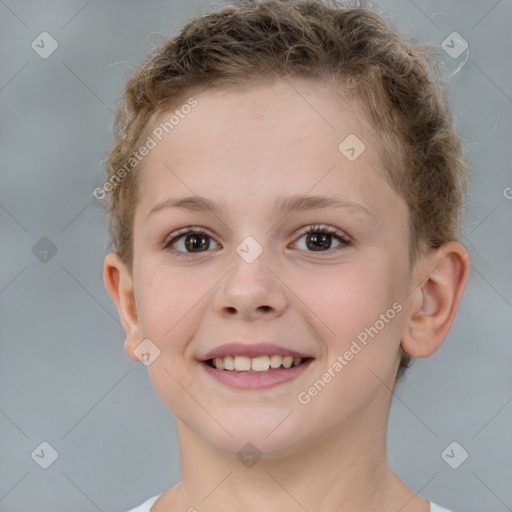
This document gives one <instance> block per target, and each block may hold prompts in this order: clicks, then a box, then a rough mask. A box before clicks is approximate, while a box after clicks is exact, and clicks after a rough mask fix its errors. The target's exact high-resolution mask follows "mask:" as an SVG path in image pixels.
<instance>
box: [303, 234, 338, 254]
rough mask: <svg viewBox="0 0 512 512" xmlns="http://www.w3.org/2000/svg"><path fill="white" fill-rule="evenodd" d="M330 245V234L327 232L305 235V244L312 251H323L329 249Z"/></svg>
mask: <svg viewBox="0 0 512 512" xmlns="http://www.w3.org/2000/svg"><path fill="white" fill-rule="evenodd" d="M331 245H332V235H329V234H327V233H308V234H307V235H306V246H307V248H308V249H311V250H312V251H324V250H326V249H330V248H331Z"/></svg>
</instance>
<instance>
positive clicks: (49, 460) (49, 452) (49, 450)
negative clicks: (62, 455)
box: [30, 441, 59, 469]
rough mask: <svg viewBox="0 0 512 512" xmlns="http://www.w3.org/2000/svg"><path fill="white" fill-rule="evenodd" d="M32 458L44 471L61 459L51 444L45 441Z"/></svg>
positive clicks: (32, 454) (33, 453)
mask: <svg viewBox="0 0 512 512" xmlns="http://www.w3.org/2000/svg"><path fill="white" fill-rule="evenodd" d="M30 456H31V457H32V458H33V459H34V461H35V462H37V464H38V465H39V466H41V467H42V468H43V469H48V468H49V467H50V466H51V465H52V464H53V463H54V462H55V461H56V460H57V458H58V457H59V454H58V453H57V451H56V450H55V449H54V448H53V446H52V445H51V444H50V443H47V442H46V441H43V442H42V443H41V444H40V445H39V446H38V447H37V448H36V449H35V450H34V451H33V452H32V453H31V454H30Z"/></svg>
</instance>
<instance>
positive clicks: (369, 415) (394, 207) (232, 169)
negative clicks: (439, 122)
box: [126, 82, 412, 453]
mask: <svg viewBox="0 0 512 512" xmlns="http://www.w3.org/2000/svg"><path fill="white" fill-rule="evenodd" d="M296 91H298V92H300V94H299V93H298V92H296ZM196 99H197V101H198V105H197V106H196V107H195V108H194V109H192V110H191V112H190V113H189V114H188V116H187V117H186V118H184V119H182V120H180V123H179V125H177V126H176V127H175V128H174V129H173V130H172V132H170V133H169V134H168V135H166V136H164V138H163V140H162V141H161V142H159V143H158V144H157V146H156V147H155V148H154V149H152V150H151V151H150V153H149V155H148V156H147V157H146V158H145V160H144V163H143V165H144V170H143V171H142V173H141V175H140V178H141V179H140V182H139V198H138V204H137V207H136V212H135V219H134V260H133V285H134V293H135V301H136V311H137V315H138V322H137V324H138V325H136V326H134V328H133V329H132V331H131V333H130V334H129V336H128V341H127V345H126V350H127V353H128V354H129V355H130V356H131V357H134V356H133V350H134V349H135V348H136V347H137V345H138V344H139V343H140V341H141V340H142V339H145V338H149V339H150V340H151V341H152V342H153V343H154V344H155V345H156V346H158V349H159V350H160V355H159V357H158V358H157V359H156V360H155V361H154V362H153V363H152V364H151V365H149V366H148V371H149V375H150V377H151V379H152V382H153V384H154V386H155V388H156V390H157V392H158V393H159V395H160V397H161V398H162V400H163V401H164V402H165V404H166V405H167V406H168V407H169V409H171V410H172V411H173V412H174V414H175V415H176V417H177V418H178V420H179V421H180V422H182V423H183V424H184V425H185V426H186V427H187V428H189V429H190V430H192V431H193V432H195V433H196V434H198V435H199V436H201V437H202V438H204V439H206V440H208V442H210V443H212V444H214V445H216V446H218V447H221V448H224V449H228V450H238V449H239V448H240V447H241V446H242V445H244V444H245V443H246V442H248V441H250V442H252V443H253V444H255V445H256V446H257V447H258V448H259V449H260V450H262V451H264V452H268V453H270V452H272V451H274V452H276V453H277V451H281V450H282V451H283V452H286V451H288V450H291V449H293V450H298V449H299V448H301V447H305V446H310V445H313V444H314V443H316V442H318V441H319V440H320V439H321V438H322V437H324V436H325V435H327V434H332V433H333V432H336V431H339V430H340V429H344V428H345V429H347V428H348V425H350V424H352V425H361V423H360V422H367V421H369V420H370V419H373V420H375V418H377V417H382V414H383V411H386V413H387V403H388V400H389V398H390V391H389V390H390V389H391V388H392V387H393V385H394V379H395V374H396V370H397V367H398V362H399V358H400V354H399V346H400V339H401V333H402V329H403V328H404V323H405V317H406V315H407V305H408V303H407V300H408V294H409V292H410V286H411V285H412V277H411V273H410V268H409V260H408V249H409V248H408V237H407V233H408V210H407V207H406V204H405V202H404V201H403V200H402V199H401V197H399V196H398V195H397V193H395V192H394V191H393V190H392V189H391V188H390V186H389V185H388V184H387V183H386V181H385V179H384V178H383V175H384V170H383V168H382V166H381V164H380V162H379V160H378V158H377V151H376V150H377V148H376V142H375V137H374V135H373V134H372V132H371V129H370V128H369V127H368V125H367V124H366V123H365V121H364V119H363V117H362V115H361V114H360V112H359V111H358V110H357V109H356V108H355V107H354V105H351V104H345V105H344V104H339V101H338V105H339V108H337V109H335V107H334V105H335V102H336V100H335V99H334V98H333V97H331V96H330V95H329V93H328V92H327V91H326V90H325V89H324V88H321V87H320V86H318V85H312V84H311V83H308V84H305V83H303V82H293V88H292V87H291V85H290V84H288V83H286V82H279V83H277V84H275V85H272V86H265V87H258V88H253V89H250V90H248V91H247V92H233V91H230V92H227V93H220V92H215V91H211V90H207V91H205V92H203V93H201V94H199V95H197V96H196ZM168 117H169V115H166V116H163V118H162V119H168ZM350 134H355V135H356V136H357V137H358V138H359V139H360V140H361V141H362V142H363V143H364V144H365V146H366V148H365V149H364V151H363V152H362V153H361V154H360V155H359V156H358V157H357V158H356V159H355V160H353V161H350V160H349V159H348V158H347V156H346V155H348V156H350V157H353V155H352V153H353V154H354V155H356V156H357V153H358V152H359V151H360V148H359V147H358V146H354V142H353V140H352V143H348V144H347V147H348V148H350V147H354V148H355V150H354V152H352V151H351V150H350V149H348V150H347V151H348V152H347V153H346V154H343V153H342V152H340V150H339V149H338V146H339V145H340V143H341V142H342V141H343V140H344V139H345V138H346V137H347V136H349V135H350ZM349 142H350V139H349ZM345 149H347V148H345ZM312 196H315V197H317V196H322V197H328V198H333V199H334V198H335V199H337V200H339V201H340V205H339V206H333V205H332V204H330V205H327V206H323V207H318V208H311V207H306V208H303V209H300V210H291V211H288V212H285V211H281V212H278V211H276V210H274V206H275V204H276V202H277V203H278V204H281V205H282V204H283V203H284V201H287V202H289V203H288V204H293V201H294V200H302V202H301V203H300V204H303V205H306V206H308V205H309V206H310V205H311V204H310V203H307V202H305V201H306V200H307V198H309V197H312ZM182 198H192V199H193V200H194V201H196V200H197V201H199V198H204V199H206V200H208V201H211V202H212V203H215V204H217V205H218V206H219V208H220V209H221V211H219V212H215V213H214V212H213V211H211V210H209V209H202V208H199V207H198V206H197V205H194V204H193V203H192V200H191V201H189V202H187V203H185V205H184V206H187V205H188V206H189V207H188V208H186V207H173V206H169V205H168V206H167V207H159V208H157V211H154V212H153V213H151V211H152V209H154V208H155V207H156V206H157V205H162V203H164V202H165V201H169V202H170V201H176V200H179V199H182ZM188 226H192V227H194V226H195V227H200V228H202V229H203V230H205V231H206V235H202V236H201V235H198V236H197V238H196V239H195V245H194V238H193V237H192V239H191V238H190V237H189V240H188V241H189V242H192V243H188V244H187V243H185V242H187V239H186V235H185V236H184V237H182V238H180V239H179V240H176V241H175V243H173V244H172V246H170V247H168V248H165V247H164V245H165V241H166V240H169V239H170V238H174V236H171V235H173V233H176V232H177V231H178V230H181V229H183V228H186V227H188ZM311 226H320V227H318V228H317V229H315V230H314V232H316V233H318V234H317V235H316V237H315V235H309V236H308V235H307V234H305V231H306V230H307V228H308V227H311ZM325 227H328V228H329V229H331V230H335V231H336V233H339V235H340V236H342V237H346V238H348V240H349V241H350V242H349V244H348V245H346V244H345V243H344V242H340V241H339V240H338V239H337V238H336V236H334V235H329V232H327V233H325V232H324V228H325ZM322 234H323V237H322ZM175 236H177V235H175ZM247 237H251V238H250V239H249V241H244V240H245V239H246V238H247ZM243 241H244V242H243ZM242 242H243V243H242ZM208 243H209V246H208ZM241 243H242V245H240V244H241ZM256 244H257V245H256ZM259 247H261V249H262V252H261V254H259V256H258V255H257V254H258V252H257V251H258V248H259ZM187 248H188V249H187ZM237 248H238V250H237ZM315 248H319V249H320V250H314V249H315ZM187 250H188V251H194V250H195V251H196V252H188V253H187V252H185V251H187ZM244 250H245V251H246V252H244ZM255 256H257V257H256V259H255V260H254V261H252V262H250V259H251V258H253V257H255ZM246 260H247V261H246ZM393 304H395V306H394V313H396V314H392V313H391V312H389V310H393ZM400 310H401V311H400ZM387 312H388V313H387ZM370 327H372V328H373V330H370V332H371V333H372V335H368V331H366V334H367V335H366V338H367V343H366V345H364V344H363V343H362V342H361V341H358V342H357V343H358V346H359V347H360V350H359V351H358V350H357V348H355V346H354V345H353V344H352V342H353V341H354V340H356V341H357V340H358V335H360V337H359V340H361V339H364V335H361V333H364V332H365V329H369V328H370ZM376 332H377V333H376ZM234 342H239V343H241V344H243V345H254V344H261V343H269V344H274V345H277V346H279V347H282V348H281V349H279V350H277V351H276V352H277V353H282V355H286V354H287V353H289V352H291V351H295V352H298V353H301V354H304V355H307V356H309V357H311V358H313V359H312V361H310V362H309V363H308V365H306V366H304V368H302V369H301V371H297V369H296V370H281V371H280V373H281V374H283V375H285V377H284V378H286V373H285V372H287V371H291V372H292V371H293V372H296V373H295V374H294V377H293V378H291V379H289V380H287V381H286V382H281V383H280V384H276V385H270V386H269V385H268V381H267V380H262V383H266V385H267V387H263V388H261V387H260V388H258V387H256V389H239V388H237V387H234V385H233V384H232V383H226V382H223V381H221V380H219V379H217V378H216V377H214V376H212V374H213V373H215V372H217V374H219V373H220V372H224V373H223V374H222V375H225V373H226V370H212V369H211V368H208V367H207V366H206V364H205V363H204V362H203V359H204V358H205V356H206V355H207V354H208V353H209V352H211V351H212V350H214V349H216V348H219V347H221V346H222V345H224V344H228V343H234ZM351 346H352V354H353V357H352V358H351V360H349V358H350V356H348V357H345V356H344V354H345V353H346V352H347V351H349V350H350V348H351ZM235 352H236V351H235ZM263 352H264V353H265V351H263ZM268 352H269V353H270V352H272V353H275V352H274V351H270V350H268ZM231 355H237V354H236V353H232V354H231ZM269 355H270V354H269ZM338 356H341V357H342V358H343V359H342V361H344V363H341V361H340V359H338ZM134 358H135V357H134ZM336 361H338V362H339V365H341V367H342V369H341V370H340V366H339V365H335V362H336ZM299 368H300V367H299ZM323 374H329V375H330V377H331V378H330V379H329V376H327V377H325V376H324V377H322V375H323ZM222 375H221V377H222ZM230 375H231V376H233V374H230ZM290 375H292V374H290ZM267 376H268V375H266V376H265V377H264V379H266V378H267ZM245 378H246V381H245V382H246V385H247V386H249V385H254V386H256V384H255V383H256V380H257V378H258V377H257V375H247V374H245ZM322 379H323V380H322ZM318 380H322V384H317V386H318V387H319V388H320V389H321V391H317V392H316V394H315V391H314V390H313V391H312V392H309V391H308V390H310V388H311V387H312V386H314V384H315V382H316V381H318ZM242 385H243V384H242ZM285 418H286V419H285ZM349 418H351V419H352V420H354V419H356V418H357V422H356V423H353V422H352V423H351V422H348V421H347V420H348V419H349ZM283 420H284V421H283ZM373 427H375V425H373ZM373 427H372V428H373ZM372 428H370V429H368V431H371V430H372ZM363 435H364V434H363Z"/></svg>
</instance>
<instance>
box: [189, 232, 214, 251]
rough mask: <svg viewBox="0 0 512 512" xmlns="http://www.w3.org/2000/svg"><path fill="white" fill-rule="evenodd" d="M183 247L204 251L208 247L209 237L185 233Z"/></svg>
mask: <svg viewBox="0 0 512 512" xmlns="http://www.w3.org/2000/svg"><path fill="white" fill-rule="evenodd" d="M185 247H186V249H187V250H188V251H190V252H200V251H206V250H207V249H208V248H209V247H210V239H209V237H207V236H205V235H201V234H199V235H196V234H194V235H187V236H186V237H185Z"/></svg>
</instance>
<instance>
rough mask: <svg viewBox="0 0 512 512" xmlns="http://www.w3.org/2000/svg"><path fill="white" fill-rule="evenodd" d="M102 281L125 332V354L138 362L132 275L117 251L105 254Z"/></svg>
mask: <svg viewBox="0 0 512 512" xmlns="http://www.w3.org/2000/svg"><path fill="white" fill-rule="evenodd" d="M103 281H104V282H105V286H106V288H107V290H108V293H109V294H110V296H111V297H112V300H113V301H114V302H115V304H116V306H117V309H118V311H119V315H120V317H121V323H122V324H123V329H124V331H125V334H126V341H125V344H124V350H125V352H126V355H127V356H128V357H130V358H131V359H133V360H134V361H137V362H139V361H140V359H138V358H137V356H136V355H135V354H134V350H135V349H136V348H137V346H138V345H140V343H141V337H140V331H139V322H138V317H137V306H136V304H135V294H134V288H133V277H132V274H131V271H130V269H129V268H128V266H127V265H126V264H125V263H124V262H123V260H122V259H121V258H120V256H119V254H117V253H110V254H108V255H107V256H106V258H105V262H104V267H103Z"/></svg>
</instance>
